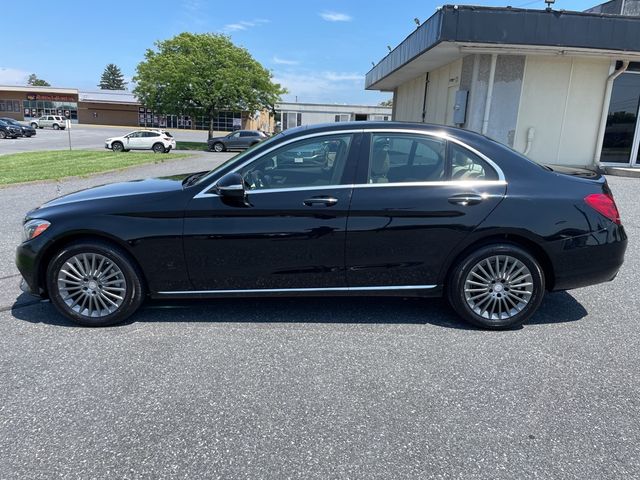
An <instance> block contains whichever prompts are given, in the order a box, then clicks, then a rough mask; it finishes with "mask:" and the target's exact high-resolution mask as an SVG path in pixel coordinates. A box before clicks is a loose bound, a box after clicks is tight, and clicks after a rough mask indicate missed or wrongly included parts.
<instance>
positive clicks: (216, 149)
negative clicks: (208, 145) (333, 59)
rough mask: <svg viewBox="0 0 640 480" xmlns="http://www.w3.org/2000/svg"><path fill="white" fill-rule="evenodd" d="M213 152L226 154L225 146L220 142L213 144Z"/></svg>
mask: <svg viewBox="0 0 640 480" xmlns="http://www.w3.org/2000/svg"><path fill="white" fill-rule="evenodd" d="M213 151H214V152H218V153H220V152H224V145H223V144H222V143H220V142H216V143H214V144H213Z"/></svg>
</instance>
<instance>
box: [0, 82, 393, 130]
mask: <svg viewBox="0 0 640 480" xmlns="http://www.w3.org/2000/svg"><path fill="white" fill-rule="evenodd" d="M42 115H60V116H63V117H66V118H68V119H70V120H71V121H72V122H73V123H80V124H89V125H126V126H131V127H159V128H178V129H195V130H208V129H209V118H208V117H206V116H204V115H202V116H195V117H192V116H188V115H162V114H158V113H157V112H154V111H153V110H151V109H148V108H146V107H145V106H144V105H141V104H140V102H139V101H138V100H137V98H136V97H135V95H133V93H131V92H128V91H120V90H91V91H88V90H78V89H74V88H53V87H31V86H0V116H8V117H12V118H15V119H16V120H21V121H22V120H24V121H27V122H28V121H29V120H31V119H32V118H38V117H40V116H42ZM390 119H391V108H390V107H380V106H369V105H334V104H315V103H286V102H283V103H280V104H277V105H276V108H275V112H267V111H264V112H257V113H246V112H220V114H218V116H217V117H216V118H215V119H214V122H213V128H214V130H217V131H231V130H234V129H238V128H247V129H261V130H264V131H270V132H271V131H274V130H276V129H287V128H291V127H297V126H299V125H310V124H315V123H325V122H344V121H349V120H390Z"/></svg>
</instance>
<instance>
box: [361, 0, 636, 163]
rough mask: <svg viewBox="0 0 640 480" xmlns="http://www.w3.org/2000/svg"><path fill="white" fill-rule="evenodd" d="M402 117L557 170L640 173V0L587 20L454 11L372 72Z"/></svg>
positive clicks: (563, 14) (624, 0)
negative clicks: (480, 139)
mask: <svg viewBox="0 0 640 480" xmlns="http://www.w3.org/2000/svg"><path fill="white" fill-rule="evenodd" d="M365 87H366V88H367V89H369V90H380V91H389V92H393V96H394V102H393V117H394V119H396V120H407V121H417V122H428V123H436V124H445V125H457V126H460V127H463V128H466V129H469V130H473V131H477V132H481V133H484V134H486V135H488V136H489V137H492V138H494V139H496V140H498V141H500V142H502V143H505V144H507V145H510V146H511V147H513V148H514V149H516V150H518V151H520V152H523V153H525V154H526V155H528V156H529V157H530V158H532V159H534V160H537V161H540V162H547V163H556V164H566V165H576V166H588V167H598V166H600V165H604V166H607V165H609V166H612V165H615V166H636V167H640V158H639V143H640V122H638V114H639V108H640V0H614V1H612V2H608V3H605V4H603V5H599V6H596V7H594V8H592V9H590V10H589V11H587V12H569V11H551V10H530V9H518V8H511V7H506V8H490V7H474V6H453V5H446V6H444V7H442V8H440V9H439V10H437V11H436V13H435V14H434V15H433V16H431V17H430V18H429V19H428V20H426V21H425V22H424V23H423V24H422V25H420V26H419V27H418V28H417V29H416V30H415V31H413V32H412V33H411V34H410V35H409V36H408V37H407V38H406V39H405V40H404V41H403V42H402V43H401V44H400V45H398V46H397V47H396V48H395V49H393V50H392V51H391V52H390V53H389V54H388V55H387V56H386V57H385V58H383V59H382V60H381V61H380V62H379V63H378V64H377V65H375V66H374V67H373V68H372V69H371V70H370V71H369V72H368V73H367V75H366V80H365Z"/></svg>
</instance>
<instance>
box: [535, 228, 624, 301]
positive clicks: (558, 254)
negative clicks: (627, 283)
mask: <svg viewBox="0 0 640 480" xmlns="http://www.w3.org/2000/svg"><path fill="white" fill-rule="evenodd" d="M626 249H627V234H626V233H625V231H624V227H622V226H620V225H616V224H614V223H611V225H610V226H609V227H608V228H607V229H605V230H601V231H599V232H593V233H590V234H587V235H580V236H577V237H571V238H567V239H563V240H558V241H556V242H552V243H551V244H549V245H547V252H548V253H549V256H550V258H551V262H552V264H553V270H554V274H555V281H554V284H553V287H552V290H570V289H572V288H580V287H586V286H589V285H595V284H597V283H603V282H609V281H611V280H613V279H614V278H615V277H616V275H617V274H618V270H620V267H621V266H622V264H623V262H624V254H625V251H626Z"/></svg>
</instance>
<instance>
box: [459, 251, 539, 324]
mask: <svg viewBox="0 0 640 480" xmlns="http://www.w3.org/2000/svg"><path fill="white" fill-rule="evenodd" d="M544 289H545V279H544V272H543V270H542V268H541V266H540V264H539V262H538V261H537V260H536V258H535V257H534V256H533V255H531V254H530V253H529V252H527V251H526V250H524V249H522V248H520V247H518V246H516V245H512V244H495V245H487V246H484V247H481V248H480V249H479V250H477V251H475V252H473V253H471V254H469V255H467V257H466V258H464V259H462V260H461V261H460V262H459V263H458V264H457V265H456V266H455V267H454V269H453V272H452V274H451V276H450V277H449V283H448V285H447V296H448V298H449V302H450V303H451V306H452V307H453V308H454V310H455V311H456V312H457V313H458V315H460V316H461V317H462V318H463V319H464V320H465V321H467V322H469V323H471V324H473V325H476V326H479V327H483V328H489V329H496V330H497V329H506V328H513V327H516V326H518V325H521V324H522V323H524V322H526V321H527V320H528V319H530V318H531V317H532V316H533V314H534V313H535V312H536V310H537V309H538V307H539V306H540V302H542V298H543V296H544Z"/></svg>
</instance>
